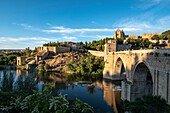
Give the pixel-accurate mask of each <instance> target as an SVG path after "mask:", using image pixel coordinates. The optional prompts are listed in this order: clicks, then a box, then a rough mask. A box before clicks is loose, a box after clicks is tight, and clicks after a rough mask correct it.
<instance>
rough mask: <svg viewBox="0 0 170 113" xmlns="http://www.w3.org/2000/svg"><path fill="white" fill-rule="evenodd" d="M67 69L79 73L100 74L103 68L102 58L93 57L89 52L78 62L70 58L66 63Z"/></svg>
mask: <svg viewBox="0 0 170 113" xmlns="http://www.w3.org/2000/svg"><path fill="white" fill-rule="evenodd" d="M67 68H68V70H69V71H71V72H72V73H75V74H81V75H91V74H96V75H102V72H103V68H104V61H103V58H99V57H95V56H93V55H91V54H85V55H84V56H83V58H82V59H81V61H80V62H74V60H73V59H72V60H71V61H70V62H68V63H67Z"/></svg>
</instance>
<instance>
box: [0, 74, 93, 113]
mask: <svg viewBox="0 0 170 113" xmlns="http://www.w3.org/2000/svg"><path fill="white" fill-rule="evenodd" d="M45 89H46V90H42V91H37V82H36V81H35V79H34V77H33V76H19V78H18V80H17V81H16V82H14V76H13V74H12V73H10V74H6V73H5V74H4V75H3V77H2V78H1V85H0V100H1V101H0V112H3V113H93V109H92V107H91V106H89V105H88V104H86V103H83V102H82V101H81V100H79V99H76V100H68V99H67V97H66V95H60V94H57V93H56V92H55V91H54V90H53V89H52V88H51V87H48V86H46V88H45Z"/></svg>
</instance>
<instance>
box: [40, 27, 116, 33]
mask: <svg viewBox="0 0 170 113" xmlns="http://www.w3.org/2000/svg"><path fill="white" fill-rule="evenodd" d="M52 28H53V29H47V30H42V32H45V33H84V32H113V31H114V30H115V29H110V28H78V29H74V28H65V27H62V26H55V27H52Z"/></svg>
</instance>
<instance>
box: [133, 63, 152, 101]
mask: <svg viewBox="0 0 170 113" xmlns="http://www.w3.org/2000/svg"><path fill="white" fill-rule="evenodd" d="M145 94H153V76H152V73H151V71H150V66H149V65H148V64H147V63H146V62H145V61H138V62H137V63H136V65H135V66H134V69H133V73H132V86H131V100H135V99H136V98H140V97H142V96H143V95H145Z"/></svg>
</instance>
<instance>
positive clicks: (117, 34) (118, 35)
mask: <svg viewBox="0 0 170 113" xmlns="http://www.w3.org/2000/svg"><path fill="white" fill-rule="evenodd" d="M113 38H114V39H115V40H116V39H118V38H125V33H124V32H123V30H120V29H117V30H116V31H115V32H114V37H113Z"/></svg>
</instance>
